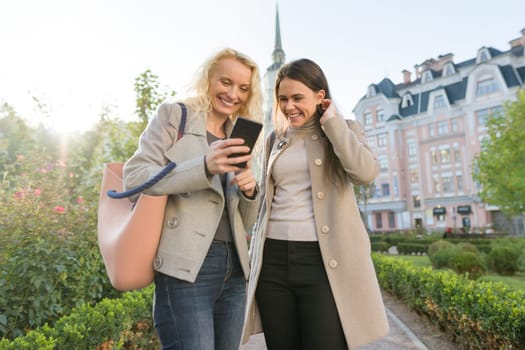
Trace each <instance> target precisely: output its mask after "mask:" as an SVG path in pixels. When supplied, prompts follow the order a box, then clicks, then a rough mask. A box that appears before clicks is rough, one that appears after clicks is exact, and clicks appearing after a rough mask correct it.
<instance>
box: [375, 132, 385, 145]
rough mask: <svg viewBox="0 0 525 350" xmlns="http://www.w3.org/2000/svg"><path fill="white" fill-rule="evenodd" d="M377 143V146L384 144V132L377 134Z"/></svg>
mask: <svg viewBox="0 0 525 350" xmlns="http://www.w3.org/2000/svg"><path fill="white" fill-rule="evenodd" d="M377 145H378V146H379V147H385V146H386V134H385V133H383V134H379V135H377Z"/></svg>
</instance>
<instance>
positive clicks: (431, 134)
mask: <svg viewBox="0 0 525 350" xmlns="http://www.w3.org/2000/svg"><path fill="white" fill-rule="evenodd" d="M428 136H430V137H434V125H433V124H429V125H428Z"/></svg>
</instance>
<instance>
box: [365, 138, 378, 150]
mask: <svg viewBox="0 0 525 350" xmlns="http://www.w3.org/2000/svg"><path fill="white" fill-rule="evenodd" d="M366 143H367V144H368V146H370V147H371V148H374V147H375V146H376V138H375V137H374V136H369V137H367V138H366Z"/></svg>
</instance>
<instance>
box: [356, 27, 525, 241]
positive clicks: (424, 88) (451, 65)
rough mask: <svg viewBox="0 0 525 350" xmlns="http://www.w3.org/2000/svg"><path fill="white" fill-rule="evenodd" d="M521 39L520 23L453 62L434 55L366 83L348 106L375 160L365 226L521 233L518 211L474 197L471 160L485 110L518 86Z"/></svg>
mask: <svg viewBox="0 0 525 350" xmlns="http://www.w3.org/2000/svg"><path fill="white" fill-rule="evenodd" d="M524 47H525V29H523V30H522V31H521V37H519V38H517V39H514V40H512V41H510V48H509V49H508V50H506V51H500V50H497V49H495V48H492V47H481V48H480V49H478V51H477V53H475V56H474V57H473V58H472V59H469V60H466V61H464V62H459V63H455V62H454V55H453V54H452V53H448V54H445V55H440V56H439V57H437V58H436V59H433V58H432V59H428V60H426V61H425V62H423V63H421V64H419V65H416V66H415V77H414V78H413V77H412V74H411V73H410V72H409V71H407V70H405V71H403V72H402V73H403V82H402V83H399V84H394V83H393V82H392V81H391V80H390V79H383V80H382V81H381V82H379V83H378V84H371V85H370V86H369V87H368V91H367V93H366V95H365V96H364V97H362V98H361V100H360V101H359V102H358V103H357V105H356V106H355V108H354V110H353V112H354V114H355V116H356V119H357V120H358V121H359V122H360V123H361V124H362V125H363V127H364V128H365V131H366V133H367V138H368V142H369V144H370V145H371V146H372V147H373V148H374V149H375V151H376V154H377V156H378V159H379V161H380V165H381V173H380V175H379V176H378V178H377V179H376V181H375V195H374V197H373V198H370V199H368V201H367V203H366V205H364V203H362V204H361V209H362V210H363V212H364V214H365V215H366V217H367V220H368V226H369V227H370V229H371V230H373V231H391V230H400V229H410V228H415V227H418V226H420V227H424V228H426V229H428V230H431V231H433V230H434V231H441V232H444V231H445V230H446V228H447V227H450V228H452V229H456V230H458V231H459V230H460V229H462V228H463V229H465V230H468V231H470V232H487V231H488V232H491V230H492V227H494V228H496V229H497V230H500V231H503V232H507V233H513V234H523V232H524V229H523V217H518V218H512V219H510V218H507V217H505V216H504V215H503V214H502V213H501V212H500V211H499V209H498V208H497V207H494V206H490V205H488V204H486V203H483V202H482V201H481V200H480V198H479V197H478V195H477V194H478V191H479V185H478V184H477V183H476V182H475V181H474V180H473V178H472V161H473V159H474V157H475V156H476V155H477V154H478V153H479V151H480V145H481V140H482V139H483V137H484V136H485V135H486V131H487V129H486V126H485V123H486V120H487V118H490V116H491V115H492V114H494V113H501V112H502V111H503V105H504V103H505V101H509V100H511V101H512V100H516V97H517V92H518V90H520V89H522V88H523V87H524V81H525V55H524ZM524 142H525V141H524Z"/></svg>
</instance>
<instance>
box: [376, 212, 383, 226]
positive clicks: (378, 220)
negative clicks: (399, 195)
mask: <svg viewBox="0 0 525 350" xmlns="http://www.w3.org/2000/svg"><path fill="white" fill-rule="evenodd" d="M376 228H383V216H382V215H381V213H376Z"/></svg>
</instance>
